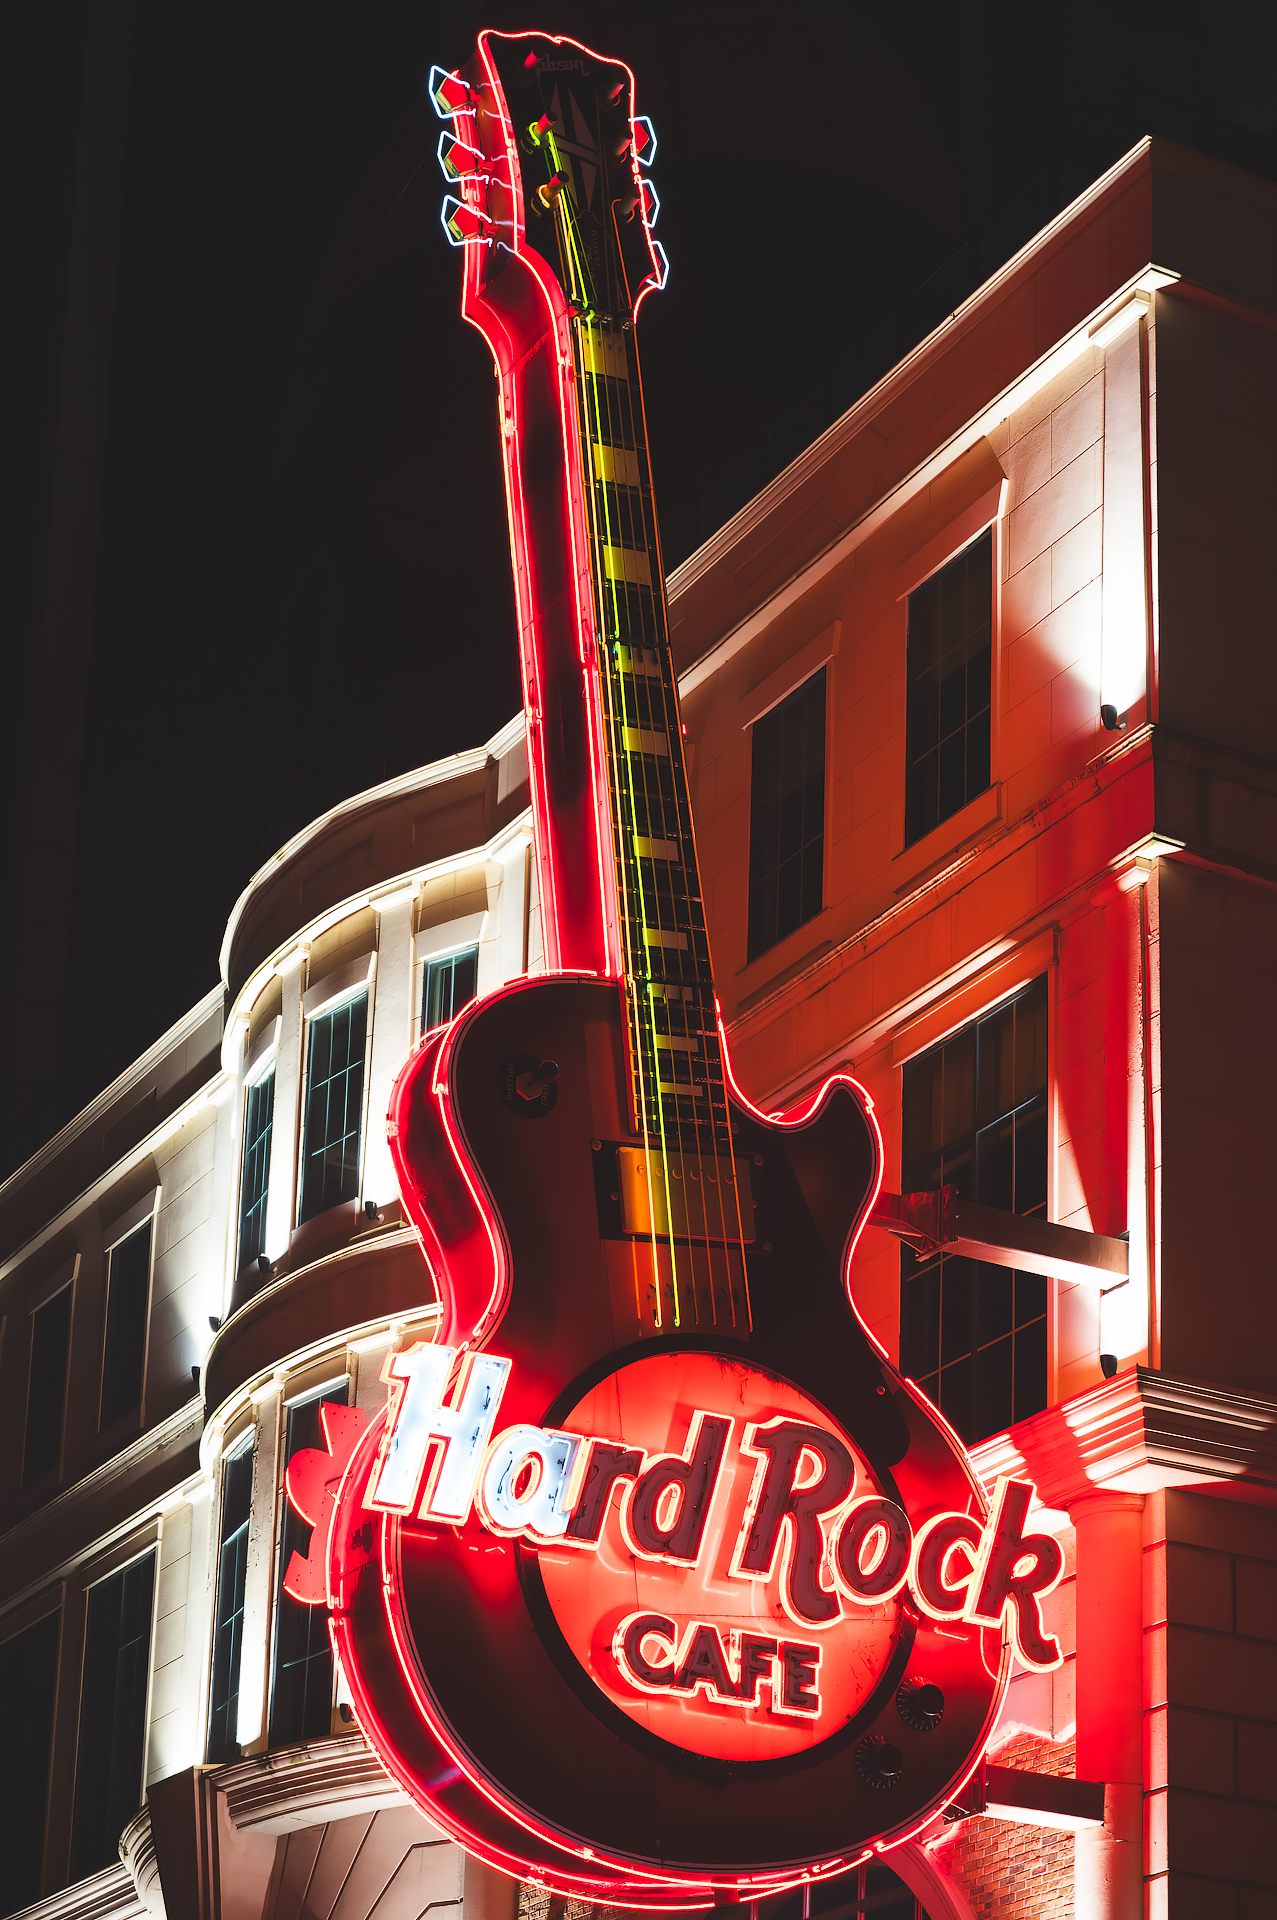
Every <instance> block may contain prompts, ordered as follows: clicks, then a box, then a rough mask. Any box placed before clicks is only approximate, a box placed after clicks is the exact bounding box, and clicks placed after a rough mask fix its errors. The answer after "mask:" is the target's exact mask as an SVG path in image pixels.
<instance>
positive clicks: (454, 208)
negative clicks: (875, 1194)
mask: <svg viewBox="0 0 1277 1920" xmlns="http://www.w3.org/2000/svg"><path fill="white" fill-rule="evenodd" d="M439 218H440V220H441V222H442V224H443V230H444V232H445V233H446V234H447V236H448V240H449V242H450V243H451V245H452V246H454V247H464V246H465V245H466V243H467V242H468V241H471V240H490V239H491V238H492V236H493V234H494V233H495V232H496V228H495V227H494V226H493V224H492V222H491V220H489V218H488V216H487V214H486V213H480V211H479V209H478V207H469V206H467V205H466V203H465V201H464V200H458V199H457V198H456V197H455V196H454V195H453V194H451V193H450V194H448V195H447V197H446V199H445V200H444V203H443V212H442V213H441V214H440V216H439Z"/></svg>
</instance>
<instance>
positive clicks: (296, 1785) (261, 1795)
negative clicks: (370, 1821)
mask: <svg viewBox="0 0 1277 1920" xmlns="http://www.w3.org/2000/svg"><path fill="white" fill-rule="evenodd" d="M213 1780H214V1785H215V1787H216V1790H217V1792H218V1793H220V1794H222V1795H223V1796H224V1797H225V1800H226V1811H227V1813H228V1814H229V1815H230V1819H231V1824H232V1826H234V1827H235V1828H237V1829H238V1830H239V1831H241V1832H243V1831H244V1830H246V1829H247V1830H248V1831H250V1832H253V1833H291V1832H293V1831H294V1829H296V1828H298V1827H315V1826H320V1825H322V1824H323V1823H324V1821H326V1820H345V1819H348V1818H349V1817H350V1816H351V1815H352V1814H356V1813H373V1812H377V1811H380V1810H381V1809H382V1808H388V1807H408V1806H411V1805H412V1801H411V1800H410V1799H409V1798H408V1795H407V1794H406V1793H405V1792H404V1791H403V1789H402V1788H401V1787H398V1786H396V1784H395V1782H394V1781H393V1780H392V1779H391V1778H390V1776H389V1774H388V1773H387V1772H386V1770H385V1768H384V1767H383V1766H382V1764H381V1762H380V1760H378V1758H377V1756H376V1755H375V1754H374V1753H373V1751H372V1749H371V1747H370V1746H369V1745H368V1742H367V1741H366V1740H365V1739H364V1736H363V1734H362V1733H360V1732H359V1731H358V1729H353V1730H352V1731H351V1732H350V1733H344V1734H339V1735H337V1736H336V1737H335V1738H333V1739H331V1740H312V1741H308V1742H305V1743H303V1744H302V1745H300V1746H295V1747H280V1748H278V1749H277V1750H276V1751H275V1752H273V1753H263V1754H260V1755H258V1757H257V1758H256V1759H255V1760H241V1761H238V1762H236V1763H234V1764H233V1765H231V1766H229V1767H223V1768H221V1769H220V1771H219V1772H218V1773H216V1774H215V1775H214V1776H213ZM422 1826H423V1828H424V1829H425V1834H424V1835H423V1838H424V1837H428V1838H431V1839H433V1838H436V1837H437V1838H439V1839H443V1838H446V1835H442V1834H440V1835H436V1834H435V1830H434V1828H433V1827H432V1826H431V1825H430V1823H429V1822H428V1821H427V1820H426V1818H425V1815H424V1814H423V1815H422Z"/></svg>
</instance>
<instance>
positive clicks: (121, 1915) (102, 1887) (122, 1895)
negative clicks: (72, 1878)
mask: <svg viewBox="0 0 1277 1920" xmlns="http://www.w3.org/2000/svg"><path fill="white" fill-rule="evenodd" d="M22 1920H147V1909H146V1907H145V1906H144V1905H143V1903H142V1901H141V1900H140V1899H139V1898H138V1893H137V1889H136V1887H135V1886H134V1885H133V1881H132V1879H131V1877H130V1875H129V1870H128V1868H127V1867H125V1866H118V1867H107V1868H105V1869H104V1871H103V1872H101V1873H95V1874H93V1875H92V1877H91V1878H90V1879H88V1880H77V1881H76V1882H75V1883H74V1885H73V1886H69V1887H63V1889H62V1891H61V1892H60V1893H51V1894H50V1895H49V1897H48V1899H47V1900H37V1901H36V1903H35V1905H34V1906H31V1907H24V1908H23V1909H22Z"/></svg>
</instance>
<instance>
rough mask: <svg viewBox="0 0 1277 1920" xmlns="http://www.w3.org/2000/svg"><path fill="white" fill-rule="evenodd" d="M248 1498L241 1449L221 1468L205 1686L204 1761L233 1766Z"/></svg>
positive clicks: (249, 1482)
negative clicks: (208, 1669) (209, 1658)
mask: <svg viewBox="0 0 1277 1920" xmlns="http://www.w3.org/2000/svg"><path fill="white" fill-rule="evenodd" d="M252 1498H253V1449H252V1446H251V1445H250V1446H246V1447H243V1448H242V1449H241V1450H240V1452H239V1453H237V1454H235V1455H234V1456H233V1458H231V1459H230V1460H228V1461H227V1462H226V1464H225V1466H224V1467H223V1468H222V1541H221V1546H220V1548H219V1550H218V1559H217V1601H216V1607H215V1611H214V1616H213V1671H212V1679H211V1682H210V1686H209V1710H208V1757H209V1759H210V1761H213V1762H219V1761H224V1760H237V1759H238V1758H239V1742H238V1740H237V1739H236V1733H235V1729H236V1724H237V1718H238V1713H239V1662H240V1653H241V1651H242V1647H243V1633H244V1583H245V1578H246V1575H247V1571H248V1523H249V1510H250V1507H251V1505H252Z"/></svg>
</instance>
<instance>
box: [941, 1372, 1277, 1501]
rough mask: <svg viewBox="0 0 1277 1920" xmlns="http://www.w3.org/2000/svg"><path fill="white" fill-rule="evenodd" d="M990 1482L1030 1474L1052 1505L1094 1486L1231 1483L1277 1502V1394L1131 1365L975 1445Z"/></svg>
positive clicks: (1151, 1488) (1142, 1488)
mask: <svg viewBox="0 0 1277 1920" xmlns="http://www.w3.org/2000/svg"><path fill="white" fill-rule="evenodd" d="M971 1457H972V1460H973V1461H974V1463H975V1467H976V1471H977V1472H978V1473H979V1475H980V1477H981V1478H982V1480H983V1481H984V1482H985V1484H986V1486H991V1485H992V1483H993V1481H994V1480H995V1479H996V1477H997V1476H998V1474H1000V1473H1027V1474H1028V1476H1029V1478H1030V1479H1032V1480H1033V1481H1034V1483H1035V1484H1036V1486H1037V1489H1038V1496H1039V1498H1040V1499H1041V1501H1042V1503H1043V1505H1044V1506H1047V1507H1052V1508H1066V1509H1067V1508H1068V1506H1069V1505H1070V1503H1071V1502H1073V1501H1076V1500H1079V1499H1081V1498H1082V1497H1083V1496H1084V1495H1086V1494H1088V1493H1097V1492H1101V1491H1103V1492H1108V1493H1140V1494H1142V1493H1153V1492H1156V1491H1158V1490H1160V1489H1161V1488H1164V1487H1193V1486H1219V1485H1229V1486H1230V1487H1231V1488H1233V1489H1234V1490H1235V1492H1236V1493H1237V1495H1238V1496H1239V1497H1241V1498H1250V1499H1253V1500H1256V1501H1263V1502H1265V1503H1267V1502H1273V1501H1277V1395H1273V1394H1259V1393H1245V1392H1240V1391H1238V1390H1237V1389H1235V1388H1232V1387H1221V1386H1217V1385H1216V1384H1214V1382H1212V1381H1208V1380H1190V1379H1187V1378H1185V1377H1183V1376H1181V1375H1177V1374H1168V1373H1157V1372H1154V1371H1153V1370H1152V1369H1151V1368H1149V1367H1131V1368H1129V1369H1128V1370H1127V1371H1126V1372H1125V1373H1119V1374H1115V1375H1114V1377H1113V1378H1112V1379H1111V1380H1105V1381H1103V1382H1102V1383H1101V1384H1100V1385H1099V1386H1097V1387H1092V1388H1091V1389H1090V1390H1089V1391H1088V1392H1086V1393H1080V1394H1077V1395H1075V1396H1074V1398H1073V1399H1071V1400H1066V1401H1064V1402H1062V1403H1061V1404H1060V1405H1059V1406H1056V1407H1048V1408H1047V1410H1046V1411H1045V1413H1039V1414H1035V1415H1034V1416H1033V1418H1032V1419H1031V1420H1024V1421H1021V1422H1020V1424H1019V1425H1018V1426H1014V1427H1012V1428H1011V1429H1010V1430H1009V1431H1008V1432H1006V1433H1000V1434H995V1435H994V1436H993V1438H992V1439H989V1440H985V1441H983V1442H982V1443H981V1445H980V1446H978V1447H974V1448H972V1452H971Z"/></svg>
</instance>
